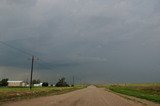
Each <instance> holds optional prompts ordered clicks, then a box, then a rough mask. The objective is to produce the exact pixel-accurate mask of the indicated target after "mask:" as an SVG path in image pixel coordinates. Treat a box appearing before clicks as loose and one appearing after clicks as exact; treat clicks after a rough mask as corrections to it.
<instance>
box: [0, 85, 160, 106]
mask: <svg viewBox="0 0 160 106" xmlns="http://www.w3.org/2000/svg"><path fill="white" fill-rule="evenodd" d="M144 105H145V106H146V105H148V106H160V105H159V104H156V103H152V102H147V103H146V104H144V103H140V102H136V101H132V100H129V99H125V98H123V97H121V96H119V95H117V94H114V93H111V92H108V91H105V89H103V88H96V87H95V86H89V87H87V88H85V89H81V90H77V91H73V92H70V93H66V94H61V95H55V96H47V97H40V98H35V99H30V100H23V101H18V102H12V103H7V104H4V105H3V106H144Z"/></svg>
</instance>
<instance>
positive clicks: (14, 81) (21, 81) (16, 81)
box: [7, 81, 23, 82]
mask: <svg viewBox="0 0 160 106" xmlns="http://www.w3.org/2000/svg"><path fill="white" fill-rule="evenodd" d="M7 82H23V81H7Z"/></svg>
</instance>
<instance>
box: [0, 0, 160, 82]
mask: <svg viewBox="0 0 160 106" xmlns="http://www.w3.org/2000/svg"><path fill="white" fill-rule="evenodd" d="M0 41H3V42H5V43H6V44H9V45H11V46H12V48H10V47H8V46H6V45H4V44H2V43H0V79H1V78H5V77H8V78H9V79H10V80H27V79H29V72H30V64H31V60H30V59H29V58H31V56H30V55H27V54H25V53H23V52H22V51H21V50H23V51H26V52H28V53H30V54H33V55H35V56H36V57H38V58H39V60H37V61H36V62H35V67H34V69H35V70H34V79H37V78H39V79H41V80H43V81H44V80H45V81H53V82H54V81H55V80H57V79H58V78H60V77H62V76H65V77H66V78H67V79H68V81H69V80H70V79H71V77H72V76H73V75H74V76H75V77H76V80H77V82H81V83H86V82H87V83H108V82H159V81H160V0H1V1H0ZM13 47H15V48H17V49H14V48H13ZM19 49H20V50H19Z"/></svg>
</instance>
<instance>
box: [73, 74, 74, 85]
mask: <svg viewBox="0 0 160 106" xmlns="http://www.w3.org/2000/svg"><path fill="white" fill-rule="evenodd" d="M73 86H74V76H73Z"/></svg>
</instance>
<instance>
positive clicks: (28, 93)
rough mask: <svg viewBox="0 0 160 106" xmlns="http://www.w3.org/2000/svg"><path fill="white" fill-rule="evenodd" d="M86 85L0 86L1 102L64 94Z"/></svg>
mask: <svg viewBox="0 0 160 106" xmlns="http://www.w3.org/2000/svg"><path fill="white" fill-rule="evenodd" d="M82 88H84V86H75V87H33V88H32V89H31V90H30V89H29V88H28V87H1V88H0V104H2V103H4V102H7V101H17V100H22V99H30V98H34V97H39V96H48V95H56V94H62V93H66V92H70V91H73V90H77V89H82Z"/></svg>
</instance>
